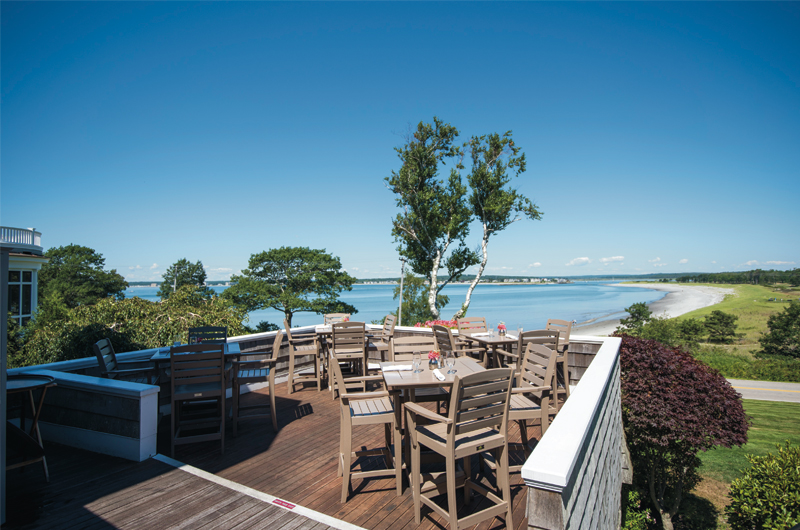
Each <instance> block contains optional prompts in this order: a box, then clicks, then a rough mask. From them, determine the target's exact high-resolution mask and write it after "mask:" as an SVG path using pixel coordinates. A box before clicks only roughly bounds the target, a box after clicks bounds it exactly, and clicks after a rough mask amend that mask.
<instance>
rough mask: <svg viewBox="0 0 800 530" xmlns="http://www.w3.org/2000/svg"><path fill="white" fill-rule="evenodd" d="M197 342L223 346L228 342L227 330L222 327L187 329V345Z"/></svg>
mask: <svg viewBox="0 0 800 530" xmlns="http://www.w3.org/2000/svg"><path fill="white" fill-rule="evenodd" d="M192 339H194V340H192ZM198 342H208V343H209V344H225V343H226V342H228V328H226V327H224V326H201V327H199V328H189V344H195V343H198Z"/></svg>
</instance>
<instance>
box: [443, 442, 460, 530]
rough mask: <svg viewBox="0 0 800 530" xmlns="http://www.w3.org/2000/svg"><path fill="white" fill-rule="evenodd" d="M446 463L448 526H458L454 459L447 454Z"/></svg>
mask: <svg viewBox="0 0 800 530" xmlns="http://www.w3.org/2000/svg"><path fill="white" fill-rule="evenodd" d="M446 460H447V464H446V467H445V469H446V472H447V512H448V514H449V517H448V518H449V519H450V528H458V504H456V459H455V456H454V455H448V457H447V459H446Z"/></svg>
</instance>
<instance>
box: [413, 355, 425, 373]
mask: <svg viewBox="0 0 800 530" xmlns="http://www.w3.org/2000/svg"><path fill="white" fill-rule="evenodd" d="M411 362H412V364H413V365H414V373H415V374H418V373H420V372H421V371H422V369H421V368H420V365H421V364H422V358H421V357H420V355H419V353H415V354H414V356H413V357H412V358H411Z"/></svg>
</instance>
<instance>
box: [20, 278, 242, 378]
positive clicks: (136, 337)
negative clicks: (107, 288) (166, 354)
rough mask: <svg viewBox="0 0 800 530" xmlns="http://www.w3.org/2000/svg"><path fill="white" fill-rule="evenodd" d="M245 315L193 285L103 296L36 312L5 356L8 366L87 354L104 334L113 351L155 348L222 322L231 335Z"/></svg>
mask: <svg viewBox="0 0 800 530" xmlns="http://www.w3.org/2000/svg"><path fill="white" fill-rule="evenodd" d="M245 317H246V314H245V312H244V310H241V309H237V308H236V307H235V306H233V305H232V304H231V303H230V302H228V301H226V300H224V299H222V298H219V297H214V298H213V299H211V300H209V299H206V298H204V297H202V296H201V295H200V294H199V293H198V292H197V290H196V287H194V286H184V287H181V288H180V289H178V291H176V292H175V293H174V294H173V295H172V296H170V297H169V298H168V299H167V300H165V301H163V302H150V301H148V300H143V299H141V298H138V297H134V298H130V299H127V300H114V299H113V298H106V299H104V300H101V301H100V302H98V303H97V304H95V305H91V306H80V307H76V308H75V309H70V310H68V311H67V312H66V313H64V315H63V317H60V318H53V319H51V320H47V319H45V318H41V319H40V315H39V314H38V313H37V315H36V317H35V320H34V323H33V324H32V325H31V326H30V329H26V331H25V345H24V346H23V348H22V352H21V353H20V354H19V355H17V356H14V357H13V358H12V357H9V359H8V364H9V368H14V367H17V366H30V365H35V364H44V363H52V362H58V361H66V360H70V359H80V358H82V357H91V356H93V355H94V353H93V351H92V345H93V344H94V343H95V342H97V341H98V340H100V339H102V338H108V339H111V343H112V344H113V346H114V349H115V350H116V351H117V352H126V351H132V350H141V349H146V348H156V347H160V346H165V345H168V344H171V343H172V342H173V341H174V340H184V341H185V340H186V339H187V335H186V333H187V332H188V329H189V328H190V327H195V326H204V325H207V326H226V327H227V328H228V334H229V335H240V334H241V333H242V332H243V331H244V326H243V325H242V320H243V319H244V318H245Z"/></svg>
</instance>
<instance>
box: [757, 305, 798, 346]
mask: <svg viewBox="0 0 800 530" xmlns="http://www.w3.org/2000/svg"><path fill="white" fill-rule="evenodd" d="M767 327H768V328H769V331H768V332H767V333H764V334H763V335H762V336H761V338H760V339H758V342H759V343H760V344H761V351H760V352H759V356H763V355H780V356H785V357H793V358H795V359H797V358H800V300H792V301H791V302H790V303H789V305H788V306H787V307H786V308H785V309H784V310H783V311H782V312H780V313H776V314H774V315H771V316H770V317H769V320H767Z"/></svg>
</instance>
